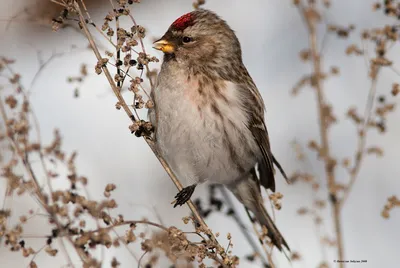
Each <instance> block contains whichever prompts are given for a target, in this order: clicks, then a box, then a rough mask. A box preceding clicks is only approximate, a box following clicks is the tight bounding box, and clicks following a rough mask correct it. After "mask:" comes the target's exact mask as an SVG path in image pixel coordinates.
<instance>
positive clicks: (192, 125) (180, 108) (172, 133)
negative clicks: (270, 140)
mask: <svg viewBox="0 0 400 268" xmlns="http://www.w3.org/2000/svg"><path fill="white" fill-rule="evenodd" d="M155 101H156V105H157V111H161V112H158V120H157V126H156V137H157V146H158V149H159V150H160V153H161V155H162V156H163V157H164V158H165V160H166V161H167V162H168V164H169V165H170V167H171V168H172V170H173V171H174V172H175V173H176V175H177V176H178V178H179V179H180V180H181V181H182V183H183V184H185V185H191V184H193V183H198V182H203V181H206V180H210V181H212V182H214V183H221V184H229V183H230V182H233V181H234V180H236V179H238V178H239V177H240V175H241V173H242V172H243V171H242V170H240V169H238V167H237V164H238V163H235V161H232V150H229V147H228V146H227V143H228V142H229V143H231V144H233V147H234V148H235V149H234V154H235V156H236V158H235V159H237V160H238V161H239V162H240V163H239V164H240V166H241V167H242V168H243V169H245V170H249V169H251V168H252V167H254V165H255V163H256V157H254V154H252V155H249V151H258V148H257V145H256V143H255V142H254V140H253V139H252V138H251V137H252V135H251V133H250V131H249V130H248V129H247V128H246V126H245V125H244V124H243V122H244V121H245V118H244V115H242V114H238V113H240V112H239V111H237V110H235V108H232V107H235V106H231V107H229V106H228V105H226V104H224V103H222V102H221V103H218V107H219V109H220V110H221V112H222V113H223V115H224V116H225V114H227V115H228V117H227V118H229V119H230V121H229V122H230V123H231V124H232V123H233V124H235V125H236V128H232V127H229V124H228V123H227V120H225V121H224V120H221V118H220V117H218V116H216V114H215V113H214V112H213V111H212V109H211V107H210V105H204V106H202V107H201V111H200V110H199V108H198V106H197V105H194V104H193V102H191V101H190V100H189V99H188V98H187V94H184V92H183V91H179V90H174V91H169V92H167V91H165V90H163V89H160V90H158V91H156V92H155ZM224 105H225V106H224ZM235 120H236V121H235ZM242 121H243V122H242ZM240 125H243V126H242V127H240ZM227 126H228V127H227ZM227 132H228V135H227ZM227 136H229V139H228V140H227ZM246 137H249V138H246ZM231 147H232V146H231ZM242 147H243V148H244V149H241V148H242ZM249 148H250V150H249ZM236 162H237V161H236Z"/></svg>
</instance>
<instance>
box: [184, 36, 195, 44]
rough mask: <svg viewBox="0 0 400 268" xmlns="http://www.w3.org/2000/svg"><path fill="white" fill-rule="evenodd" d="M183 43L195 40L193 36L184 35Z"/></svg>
mask: <svg viewBox="0 0 400 268" xmlns="http://www.w3.org/2000/svg"><path fill="white" fill-rule="evenodd" d="M182 41H183V43H190V42H192V41H193V38H191V37H189V36H184V37H183V38H182Z"/></svg>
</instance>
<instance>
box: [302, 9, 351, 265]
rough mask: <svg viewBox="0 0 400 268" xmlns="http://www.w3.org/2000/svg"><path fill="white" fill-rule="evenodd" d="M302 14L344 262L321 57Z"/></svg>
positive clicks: (339, 252)
mask: <svg viewBox="0 0 400 268" xmlns="http://www.w3.org/2000/svg"><path fill="white" fill-rule="evenodd" d="M303 14H304V17H305V19H306V23H307V28H308V31H309V42H310V52H311V56H312V62H313V72H314V87H315V92H316V95H317V105H318V115H319V132H320V139H321V156H322V159H323V161H324V165H325V173H326V177H327V183H328V189H329V200H330V204H331V207H332V214H333V215H332V216H333V224H334V229H335V236H336V243H337V258H338V260H344V246H343V234H342V228H341V213H340V212H341V210H340V203H339V202H338V198H337V195H336V191H335V190H334V186H335V173H334V164H333V160H332V158H331V156H330V146H329V141H328V128H329V126H328V120H327V118H326V117H327V114H326V111H325V110H326V109H325V107H326V102H325V97H324V92H323V87H322V81H321V77H322V74H323V73H322V69H321V55H320V54H319V52H318V51H319V50H318V44H317V42H318V41H317V32H316V23H317V21H316V19H315V18H312V17H310V16H307V15H306V14H305V10H304V9H303ZM339 267H340V268H343V267H344V263H343V262H339Z"/></svg>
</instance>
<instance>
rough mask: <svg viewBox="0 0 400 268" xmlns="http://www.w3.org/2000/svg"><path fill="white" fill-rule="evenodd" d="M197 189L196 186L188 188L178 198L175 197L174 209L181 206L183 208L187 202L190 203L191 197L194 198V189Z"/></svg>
mask: <svg viewBox="0 0 400 268" xmlns="http://www.w3.org/2000/svg"><path fill="white" fill-rule="evenodd" d="M195 188H196V184H193V185H190V186H187V187H185V188H183V189H182V190H181V191H180V192H179V193H178V194H177V195H176V196H175V201H176V202H175V204H174V208H175V207H177V206H178V205H179V206H182V205H183V204H185V203H186V202H187V201H189V199H190V197H191V196H192V194H193V192H194V189H195Z"/></svg>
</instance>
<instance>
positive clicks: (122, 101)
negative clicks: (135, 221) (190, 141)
mask: <svg viewBox="0 0 400 268" xmlns="http://www.w3.org/2000/svg"><path fill="white" fill-rule="evenodd" d="M75 9H76V11H77V12H78V16H79V21H80V24H81V26H82V30H83V31H84V34H85V36H86V38H87V39H88V41H89V43H90V46H91V48H92V50H93V52H94V54H95V55H96V58H97V60H98V61H101V60H102V57H101V54H100V52H99V49H98V48H97V45H96V44H95V42H94V39H93V36H92V34H91V33H90V31H89V29H88V27H87V24H86V23H85V18H84V16H83V13H82V11H81V8H80V6H79V4H78V3H77V2H75ZM102 70H103V72H104V74H105V76H106V78H107V80H108V82H109V84H110V86H111V89H112V90H113V92H114V94H115V96H116V97H117V99H118V102H119V103H120V105H121V107H122V108H123V109H124V111H125V113H126V114H127V115H128V117H129V118H130V119H131V120H132V121H133V122H135V120H134V116H133V114H132V111H131V110H130V109H129V107H128V105H127V104H126V102H125V99H124V98H123V97H122V95H121V93H120V90H119V88H118V87H117V85H116V84H115V82H114V80H113V78H112V76H111V74H110V72H109V70H108V68H107V66H105V65H103V66H102ZM145 141H146V142H147V144H148V145H149V147H150V148H151V150H152V151H153V153H154V154H155V155H156V157H157V158H158V160H159V161H160V163H161V165H162V166H163V168H164V169H165V171H166V172H167V173H168V175H169V176H170V178H171V180H172V181H173V183H174V184H175V186H176V187H177V188H178V190H179V191H180V190H182V189H183V187H182V184H181V183H180V181H179V180H178V179H177V178H176V176H175V175H174V174H173V172H172V170H171V169H170V168H169V166H168V164H167V163H166V161H165V160H164V159H163V158H162V157H161V156H160V155H159V154H158V152H157V150H156V148H155V147H154V145H153V142H152V141H151V140H150V139H148V138H145ZM187 204H188V206H189V208H190V210H191V211H192V213H193V215H194V217H195V220H196V221H197V222H198V223H199V225H200V226H201V227H202V229H204V231H205V232H206V233H207V235H208V236H209V237H210V239H211V240H212V241H213V242H214V243H215V244H216V245H217V246H218V247H221V246H220V245H219V243H218V241H217V239H216V238H215V236H214V234H213V233H212V232H211V231H210V230H209V228H208V226H207V224H206V223H205V222H204V220H203V218H202V217H201V216H200V213H199V212H198V211H197V209H196V207H195V206H194V205H193V203H192V202H191V201H190V200H189V201H188V202H187ZM224 255H225V254H224V253H222V254H221V256H222V257H224ZM224 266H225V267H226V265H224Z"/></svg>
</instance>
